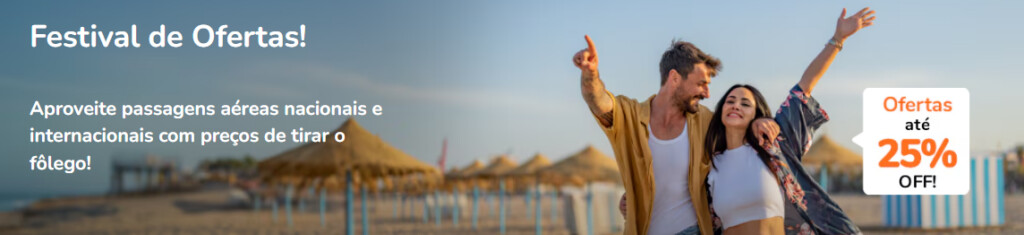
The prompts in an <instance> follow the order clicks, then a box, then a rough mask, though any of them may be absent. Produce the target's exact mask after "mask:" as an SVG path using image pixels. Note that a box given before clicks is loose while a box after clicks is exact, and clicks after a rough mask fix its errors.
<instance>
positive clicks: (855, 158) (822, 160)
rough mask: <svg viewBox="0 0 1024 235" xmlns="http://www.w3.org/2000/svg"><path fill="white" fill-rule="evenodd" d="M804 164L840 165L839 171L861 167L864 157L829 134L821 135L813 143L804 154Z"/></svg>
mask: <svg viewBox="0 0 1024 235" xmlns="http://www.w3.org/2000/svg"><path fill="white" fill-rule="evenodd" d="M802 161H803V164H804V165H805V166H820V165H822V164H825V165H827V166H832V167H838V168H839V169H836V170H839V171H850V170H856V169H860V168H861V167H862V166H863V165H862V164H863V161H864V159H863V158H861V156H860V154H857V153H854V152H853V151H850V149H847V148H845V147H843V146H841V145H839V144H838V143H836V142H835V141H833V140H832V138H830V137H828V136H827V135H823V136H821V138H818V140H817V141H814V144H812V145H811V149H810V150H809V151H807V153H806V154H804V157H803V160H802Z"/></svg>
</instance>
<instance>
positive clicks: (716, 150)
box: [704, 84, 772, 169]
mask: <svg viewBox="0 0 1024 235" xmlns="http://www.w3.org/2000/svg"><path fill="white" fill-rule="evenodd" d="M736 88H746V89H747V90H749V91H750V93H753V94H754V102H755V103H756V105H757V107H755V110H754V119H753V120H750V123H748V124H747V131H746V133H745V134H744V137H743V139H744V140H746V141H747V144H749V145H750V146H751V147H753V148H754V150H756V151H757V156H758V157H759V158H761V162H764V165H765V166H766V167H768V168H769V169H770V168H772V167H771V164H769V162H770V161H769V159H771V155H769V154H768V151H765V150H764V148H762V147H761V145H758V144H757V136H754V128H753V127H752V125H751V124H753V123H754V120H757V119H758V118H772V111H771V110H770V109H768V102H766V101H765V100H764V96H762V95H761V92H760V91H758V90H757V88H754V87H753V86H751V85H747V84H736V85H733V86H732V87H730V88H729V90H727V91H725V95H724V96H722V99H719V100H718V104H717V105H715V114H714V117H712V118H711V124H710V125H708V133H707V135H706V136H705V138H704V150H705V151H704V152H705V154H704V155H705V157H707V158H708V159H711V167H715V169H718V168H717V167H716V166H715V161H714V159H713V157H714V156H715V155H718V154H720V153H723V152H725V149H726V146H727V145H726V141H725V124H724V123H722V112H723V110H722V108H723V106H724V105H725V100H726V98H728V97H729V93H730V92H732V90H735V89H736ZM737 102H738V101H737Z"/></svg>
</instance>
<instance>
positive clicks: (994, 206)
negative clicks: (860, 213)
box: [882, 157, 1006, 229]
mask: <svg viewBox="0 0 1024 235" xmlns="http://www.w3.org/2000/svg"><path fill="white" fill-rule="evenodd" d="M1003 169H1005V168H1003V159H1002V158H995V157H983V158H971V189H970V191H969V192H968V193H967V194H965V195H885V196H882V214H883V215H882V216H883V219H882V221H883V224H884V226H886V227H906V228H925V229H928V228H957V227H981V226H999V225H1003V224H1005V223H1006V213H1005V206H1004V203H1005V199H1004V195H1005V189H1004V187H1003V186H1004V185H1005V183H1004V182H1005V179H1004V177H1005V176H1004V172H1003Z"/></svg>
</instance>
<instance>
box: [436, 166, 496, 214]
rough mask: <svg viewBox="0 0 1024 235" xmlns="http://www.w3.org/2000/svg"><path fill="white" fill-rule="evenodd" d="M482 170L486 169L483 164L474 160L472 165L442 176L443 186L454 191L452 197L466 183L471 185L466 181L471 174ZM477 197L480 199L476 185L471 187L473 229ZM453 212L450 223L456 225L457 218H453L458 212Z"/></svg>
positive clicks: (476, 212)
mask: <svg viewBox="0 0 1024 235" xmlns="http://www.w3.org/2000/svg"><path fill="white" fill-rule="evenodd" d="M484 168H486V166H484V163H483V162H481V161H480V160H479V159H478V160H475V161H473V163H470V164H469V165H467V166H465V167H463V168H462V169H456V170H455V171H453V172H449V173H448V174H445V176H444V178H445V180H444V184H446V185H449V186H447V187H451V188H453V189H455V190H456V192H455V193H454V195H458V191H457V190H458V189H459V188H461V187H464V186H465V184H466V183H471V182H470V180H468V178H469V176H471V175H473V174H476V172H478V171H480V170H483V169H484ZM479 197H480V188H479V187H477V186H476V185H473V229H476V228H477V214H478V212H479V211H478V209H477V208H478V206H477V203H478V202H479V201H478V198H479ZM456 201H458V200H456ZM454 212H455V213H453V215H452V216H453V218H454V219H453V220H452V222H453V223H457V222H458V219H457V218H458V217H455V216H457V212H458V210H455V211H454Z"/></svg>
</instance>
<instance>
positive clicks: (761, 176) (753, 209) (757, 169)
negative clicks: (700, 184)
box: [708, 144, 785, 229]
mask: <svg viewBox="0 0 1024 235" xmlns="http://www.w3.org/2000/svg"><path fill="white" fill-rule="evenodd" d="M713 161H714V162H715V167H716V168H712V169H711V172H710V173H708V187H709V189H710V190H709V191H711V192H710V193H711V197H712V202H711V203H712V205H713V206H714V207H715V213H717V214H718V217H719V218H721V219H722V226H723V227H724V228H725V229H728V228H729V227H732V226H736V225H739V224H742V223H745V222H749V221H754V220H761V219H767V218H771V217H776V216H780V217H782V216H785V206H784V205H783V200H782V189H781V188H780V187H779V183H778V182H777V181H776V180H775V175H773V174H772V173H771V171H770V170H769V169H768V167H767V166H765V165H764V162H762V161H761V159H760V158H759V157H758V156H757V151H756V150H754V148H753V147H750V145H746V144H744V145H743V146H740V147H739V148H735V149H729V150H726V151H725V152H723V153H722V154H719V155H716V156H715V157H714V158H713Z"/></svg>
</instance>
